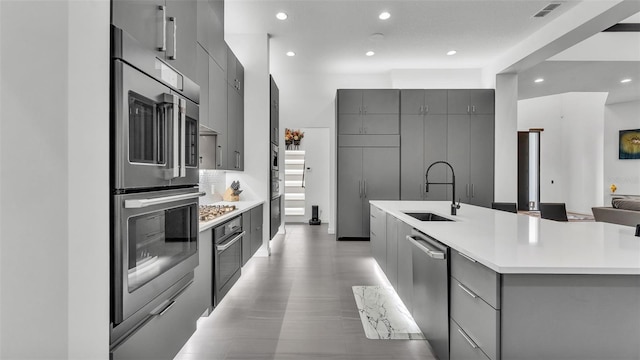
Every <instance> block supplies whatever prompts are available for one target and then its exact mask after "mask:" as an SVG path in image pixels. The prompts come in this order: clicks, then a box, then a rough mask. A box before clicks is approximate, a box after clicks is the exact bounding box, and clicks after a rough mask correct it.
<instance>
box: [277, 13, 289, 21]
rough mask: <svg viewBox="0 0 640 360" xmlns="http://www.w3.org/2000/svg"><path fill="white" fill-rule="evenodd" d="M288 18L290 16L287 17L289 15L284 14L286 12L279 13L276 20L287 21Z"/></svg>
mask: <svg viewBox="0 0 640 360" xmlns="http://www.w3.org/2000/svg"><path fill="white" fill-rule="evenodd" d="M288 17H289V15H287V13H284V12H279V13H277V14H276V18H278V20H287V18H288Z"/></svg>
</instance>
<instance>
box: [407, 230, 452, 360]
mask: <svg viewBox="0 0 640 360" xmlns="http://www.w3.org/2000/svg"><path fill="white" fill-rule="evenodd" d="M407 239H408V240H409V242H411V245H412V246H411V254H412V255H411V256H412V260H413V319H414V320H415V321H416V324H418V327H420V330H421V331H422V333H423V334H424V336H425V337H426V339H427V340H428V341H429V344H431V347H432V348H433V351H434V353H435V355H436V356H437V358H438V359H440V360H449V247H448V246H446V245H443V244H442V243H440V242H438V241H437V240H435V239H433V238H431V237H429V236H428V235H426V234H423V233H421V232H420V231H418V230H415V229H413V230H411V235H410V236H407Z"/></svg>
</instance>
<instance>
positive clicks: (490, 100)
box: [469, 89, 495, 115]
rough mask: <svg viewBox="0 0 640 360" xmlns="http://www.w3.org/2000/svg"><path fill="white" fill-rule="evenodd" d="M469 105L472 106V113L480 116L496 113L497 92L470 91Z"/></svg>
mask: <svg viewBox="0 0 640 360" xmlns="http://www.w3.org/2000/svg"><path fill="white" fill-rule="evenodd" d="M469 103H470V104H471V110H472V111H471V112H472V113H474V114H479V115H482V114H484V115H486V114H494V113H495V91H494V90H492V89H487V90H484V89H483V90H469Z"/></svg>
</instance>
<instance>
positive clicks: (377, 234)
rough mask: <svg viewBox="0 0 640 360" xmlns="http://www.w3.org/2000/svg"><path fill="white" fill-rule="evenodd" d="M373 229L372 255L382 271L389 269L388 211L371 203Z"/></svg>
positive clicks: (371, 236)
mask: <svg viewBox="0 0 640 360" xmlns="http://www.w3.org/2000/svg"><path fill="white" fill-rule="evenodd" d="M369 207H370V211H367V212H369V213H370V215H369V216H370V217H371V220H370V223H371V231H370V232H369V234H370V239H371V255H372V256H373V258H374V259H375V260H376V262H377V263H378V266H380V269H382V271H384V272H386V271H387V230H386V228H387V217H386V213H385V212H384V211H382V210H380V209H378V208H377V207H375V206H373V205H369Z"/></svg>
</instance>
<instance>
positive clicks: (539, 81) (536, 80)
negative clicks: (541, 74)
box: [533, 78, 544, 83]
mask: <svg viewBox="0 0 640 360" xmlns="http://www.w3.org/2000/svg"><path fill="white" fill-rule="evenodd" d="M543 81H544V79H543V78H537V79H535V80H533V82H536V83H541V82H543Z"/></svg>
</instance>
